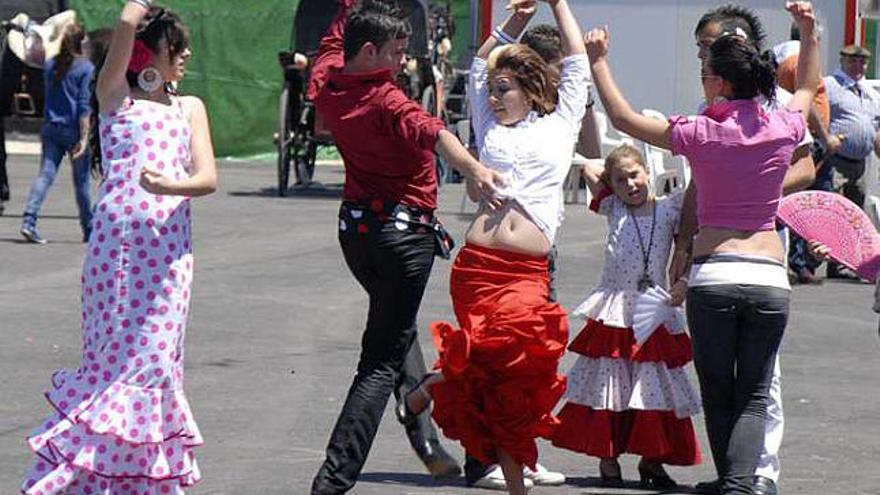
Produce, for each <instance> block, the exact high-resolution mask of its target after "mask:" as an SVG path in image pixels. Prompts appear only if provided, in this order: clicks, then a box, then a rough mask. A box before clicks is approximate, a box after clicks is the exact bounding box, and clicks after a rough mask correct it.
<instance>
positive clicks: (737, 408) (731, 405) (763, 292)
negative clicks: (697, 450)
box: [687, 284, 789, 495]
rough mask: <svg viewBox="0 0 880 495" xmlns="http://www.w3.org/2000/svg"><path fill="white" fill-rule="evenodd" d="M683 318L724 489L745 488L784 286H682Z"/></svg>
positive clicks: (784, 314)
mask: <svg viewBox="0 0 880 495" xmlns="http://www.w3.org/2000/svg"><path fill="white" fill-rule="evenodd" d="M687 300H688V304H687V319H688V326H689V327H690V330H691V338H692V339H693V340H692V345H693V350H694V367H695V368H696V370H697V377H698V378H699V380H700V392H701V394H702V397H703V412H704V414H705V417H706V433H707V435H708V436H709V446H710V447H711V449H712V457H713V459H714V460H715V470H716V472H717V473H718V477H719V479H721V480H722V482H723V489H722V493H724V494H725V495H728V494H733V493H741V494H745V495H750V494H751V493H752V480H753V478H754V475H755V468H757V466H758V460H759V459H760V458H761V450H762V449H763V446H764V420H765V416H766V414H767V401H768V394H769V389H770V380H771V379H772V377H773V365H774V363H775V359H776V353H777V351H778V350H779V344H780V342H781V341H782V334H783V333H784V331H785V324H786V323H787V321H788V306H789V291H787V290H784V289H779V288H776V287H765V286H757V285H741V284H724V285H707V286H697V287H690V288H689V289H688V295H687Z"/></svg>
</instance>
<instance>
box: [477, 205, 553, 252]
mask: <svg viewBox="0 0 880 495" xmlns="http://www.w3.org/2000/svg"><path fill="white" fill-rule="evenodd" d="M466 239H467V242H468V244H476V245H479V246H483V247H489V248H493V249H501V250H505V251H512V252H515V253H524V254H531V255H536V256H544V255H546V254H547V253H548V252H549V251H550V242H549V241H548V240H547V237H546V236H545V235H544V233H543V232H541V229H539V228H538V226H537V225H535V223H534V222H533V221H532V220H531V219H530V218H529V216H528V215H527V214H526V212H525V211H523V209H522V207H521V206H519V204H518V203H517V202H516V201H507V202H505V203H504V205H503V206H501V207H499V208H498V209H495V210H491V209H489V208H488V207H486V206H485V205H482V206H481V207H480V209H479V210H478V211H477V216H476V218H474V221H473V222H472V223H471V226H470V228H468V231H467V235H466Z"/></svg>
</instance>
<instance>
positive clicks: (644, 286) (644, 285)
mask: <svg viewBox="0 0 880 495" xmlns="http://www.w3.org/2000/svg"><path fill="white" fill-rule="evenodd" d="M649 201H650V200H649ZM626 214H627V215H628V216H629V217H630V218H632V221H633V227H635V229H636V237H637V238H638V240H639V250H640V251H641V252H642V276H641V278H639V285H638V288H639V292H645V291H646V290H648V289H650V288H651V287H654V285H656V284H655V283H654V280H652V279H651V276H650V275H649V274H648V271H649V264H650V262H651V248H652V247H653V246H654V225H656V223H657V222H656V220H657V205H656V204H655V203H654V202H653V201H652V202H651V234H650V236H649V237H648V249H645V242H644V241H643V240H642V229H641V228H640V227H639V220H638V218H636V216H635V215H633V214H632V209H631V208H627V210H626Z"/></svg>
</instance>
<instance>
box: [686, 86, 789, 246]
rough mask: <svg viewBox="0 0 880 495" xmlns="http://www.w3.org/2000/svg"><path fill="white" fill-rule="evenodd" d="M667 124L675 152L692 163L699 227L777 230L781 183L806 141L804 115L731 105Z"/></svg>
mask: <svg viewBox="0 0 880 495" xmlns="http://www.w3.org/2000/svg"><path fill="white" fill-rule="evenodd" d="M669 124H670V125H671V126H672V129H671V135H670V141H671V145H672V153H673V154H675V155H684V156H685V157H686V158H687V159H688V161H689V162H690V164H691V170H692V173H693V178H694V181H695V183H696V185H697V219H698V221H699V224H700V226H701V227H716V228H725V229H735V230H745V231H756V230H773V228H774V225H775V218H776V209H777V206H778V205H779V198H780V197H781V196H782V180H783V179H784V178H785V172H786V171H787V170H788V167H789V165H790V163H791V156H792V154H793V153H794V150H795V149H796V148H797V147H798V144H799V143H800V142H801V140H802V139H803V137H804V132H805V123H804V118H803V117H802V116H801V113H800V112H794V111H791V110H788V109H787V108H783V109H781V110H777V111H770V112H767V111H764V110H763V109H762V108H761V105H760V103H759V102H758V101H757V100H733V101H728V102H724V103H718V104H715V105H712V106H710V107H709V108H707V109H706V111H705V113H704V114H703V115H699V116H697V117H682V116H680V115H675V116H672V117H671V118H670V119H669Z"/></svg>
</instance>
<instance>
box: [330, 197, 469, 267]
mask: <svg viewBox="0 0 880 495" xmlns="http://www.w3.org/2000/svg"><path fill="white" fill-rule="evenodd" d="M339 219H340V220H342V221H344V222H346V224H345V228H346V229H348V228H353V229H355V230H356V231H357V232H358V233H360V234H367V233H369V231H370V226H369V225H368V223H369V222H370V221H377V222H379V223H381V224H386V223H392V222H394V223H395V224H400V225H403V226H404V228H403V229H401V230H404V229H406V230H408V231H410V232H414V233H418V234H427V233H428V232H430V233H432V234H434V254H435V255H436V256H440V257H441V258H443V259H447V260H448V259H449V258H450V256H451V252H452V249H453V248H455V241H454V240H453V239H452V236H451V235H450V234H449V232H447V231H446V228H445V227H444V226H443V224H442V223H441V222H440V220H439V219H437V217H436V216H434V213H433V212H432V211H429V210H423V209H420V208H416V207H414V206H409V205H405V204H403V203H399V202H396V201H384V200H379V199H374V200H371V201H365V202H354V201H343V202H342V206H341V207H340V209H339ZM348 224H351V225H348ZM340 228H341V226H340Z"/></svg>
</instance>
